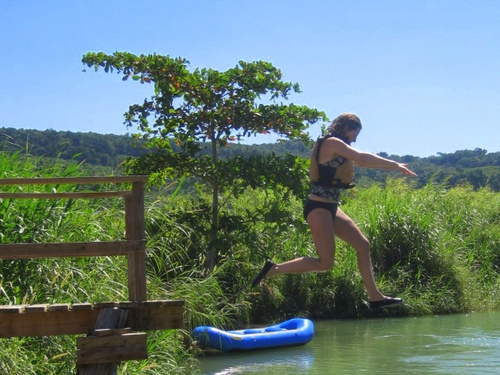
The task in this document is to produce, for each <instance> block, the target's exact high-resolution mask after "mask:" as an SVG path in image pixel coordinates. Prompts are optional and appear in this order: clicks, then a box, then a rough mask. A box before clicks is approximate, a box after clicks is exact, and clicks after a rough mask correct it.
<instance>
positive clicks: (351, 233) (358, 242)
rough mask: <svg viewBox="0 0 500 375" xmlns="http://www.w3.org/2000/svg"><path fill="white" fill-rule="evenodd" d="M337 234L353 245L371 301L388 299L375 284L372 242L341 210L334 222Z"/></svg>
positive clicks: (338, 211)
mask: <svg viewBox="0 0 500 375" xmlns="http://www.w3.org/2000/svg"><path fill="white" fill-rule="evenodd" d="M333 228H334V230H335V234H336V235H337V236H338V237H339V238H341V239H342V240H344V241H345V242H347V243H348V244H349V245H351V246H352V247H353V248H354V250H356V253H357V258H358V268H359V272H360V273H361V278H362V279H363V282H364V284H365V287H366V291H367V292H368V296H369V298H370V301H379V300H382V299H385V298H386V297H385V296H384V295H383V294H382V293H381V292H380V290H379V289H378V287H377V284H376V283H375V276H374V275H373V267H372V261H371V258H370V242H369V241H368V239H367V238H366V237H365V236H364V234H363V233H362V232H361V231H360V230H359V228H358V226H357V225H356V224H355V223H354V222H353V221H352V219H351V218H350V217H349V216H347V215H346V214H345V213H344V212H343V211H342V210H341V209H340V208H339V209H338V210H337V216H336V217H335V220H334V222H333Z"/></svg>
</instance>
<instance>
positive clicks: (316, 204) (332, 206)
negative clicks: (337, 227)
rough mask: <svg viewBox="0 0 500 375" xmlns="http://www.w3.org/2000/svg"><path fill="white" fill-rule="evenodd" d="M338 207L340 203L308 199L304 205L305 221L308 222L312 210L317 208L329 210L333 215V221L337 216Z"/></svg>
mask: <svg viewBox="0 0 500 375" xmlns="http://www.w3.org/2000/svg"><path fill="white" fill-rule="evenodd" d="M337 207H338V203H330V202H320V201H313V200H312V199H308V200H307V202H306V204H305V205H304V219H305V220H307V216H309V214H310V213H311V211H312V210H315V209H316V208H323V209H325V210H328V211H329V212H330V213H331V214H332V220H333V219H335V216H336V215H337Z"/></svg>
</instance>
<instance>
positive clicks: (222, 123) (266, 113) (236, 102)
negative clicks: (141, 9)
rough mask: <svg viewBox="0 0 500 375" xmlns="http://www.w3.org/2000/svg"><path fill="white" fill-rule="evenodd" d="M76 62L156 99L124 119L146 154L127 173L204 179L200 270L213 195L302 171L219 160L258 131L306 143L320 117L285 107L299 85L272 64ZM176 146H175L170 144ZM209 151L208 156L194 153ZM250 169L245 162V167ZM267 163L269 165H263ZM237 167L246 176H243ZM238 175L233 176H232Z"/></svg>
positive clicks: (210, 264)
mask: <svg viewBox="0 0 500 375" xmlns="http://www.w3.org/2000/svg"><path fill="white" fill-rule="evenodd" d="M82 62H83V63H84V64H86V65H87V66H89V67H94V68H95V70H96V71H97V70H99V69H104V71H105V72H112V71H113V70H116V71H117V72H118V73H121V74H122V75H123V80H124V81H126V80H128V79H129V78H131V79H133V80H136V81H139V82H141V83H151V84H153V85H154V94H153V95H152V96H151V98H150V99H145V101H144V103H142V104H135V105H131V106H130V108H129V111H128V112H127V113H126V114H125V123H126V125H127V126H134V125H135V126H137V128H138V130H139V131H140V133H139V134H137V135H136V136H137V137H140V138H142V139H143V140H144V141H145V144H146V145H147V147H148V148H149V149H150V150H151V152H150V153H149V154H147V155H144V156H142V157H140V158H138V159H135V160H133V161H131V164H130V167H131V171H133V172H137V171H140V172H142V173H145V172H147V173H149V174H151V176H152V179H153V180H154V181H156V182H161V181H163V180H164V179H165V178H172V177H181V176H195V177H198V178H200V179H201V180H202V181H204V182H206V183H207V184H208V185H209V186H210V188H211V193H212V218H211V246H210V248H209V249H208V254H207V259H206V268H207V269H208V270H213V268H214V266H215V265H216V262H217V255H218V251H217V249H216V246H215V243H216V240H217V233H218V229H219V194H220V193H221V191H223V190H225V189H232V190H234V189H243V188H244V187H245V186H254V185H255V184H256V182H258V181H260V183H261V184H277V183H280V181H279V180H278V178H279V177H280V176H282V177H284V178H285V179H287V181H289V180H290V178H291V177H292V176H293V173H294V172H299V173H303V170H301V169H300V168H299V169H297V168H296V166H295V165H294V163H297V162H298V160H297V158H283V159H280V158H275V159H276V160H279V161H280V162H276V160H275V162H274V163H271V164H273V165H274V166H275V167H276V169H277V170H280V171H282V170H283V169H287V170H289V171H290V173H289V174H287V173H280V174H279V175H275V174H274V172H275V171H276V170H273V169H271V168H266V164H263V162H265V161H262V160H258V158H254V159H253V160H251V161H249V160H246V161H245V162H243V160H242V159H239V160H238V159H234V160H227V159H224V160H222V159H221V158H220V156H219V153H220V149H221V148H224V147H226V146H227V144H228V142H230V141H236V140H240V139H241V138H243V137H249V136H252V135H256V134H259V133H260V134H266V133H276V134H279V135H281V136H284V137H286V138H288V139H301V140H303V141H306V142H309V141H310V138H309V134H308V133H307V132H306V129H307V128H308V126H309V125H310V124H313V123H315V122H317V121H319V120H323V121H326V120H327V119H326V116H325V114H324V113H323V112H320V111H318V110H315V109H311V108H308V107H306V106H300V105H295V104H293V103H290V104H283V103H281V102H278V100H279V99H280V98H281V99H285V100H287V99H288V96H289V94H290V93H292V92H295V93H299V92H300V88H299V85H298V84H296V83H295V84H294V83H289V82H284V81H282V74H281V71H280V70H279V69H277V68H275V67H274V66H273V65H272V64H271V63H268V62H264V61H258V62H251V63H247V62H244V61H240V62H239V63H238V65H236V66H235V67H234V68H231V69H228V70H227V71H225V72H220V71H217V70H213V69H199V68H196V69H194V70H193V71H189V70H188V64H189V63H188V61H187V60H185V59H183V58H175V59H174V58H170V57H169V56H160V55H156V54H153V55H140V56H136V55H133V54H131V53H126V52H116V53H114V54H113V55H106V54H104V53H102V52H101V53H87V54H86V55H84V56H83V58H82ZM176 145H177V148H176V147H175V146H176ZM203 145H207V146H208V147H209V148H210V152H209V154H208V155H203V154H201V153H200V150H201V149H202V148H203ZM250 164H251V165H250ZM269 164H270V163H268V164H267V166H269ZM242 168H244V169H246V170H247V171H249V170H251V171H252V173H243V171H242ZM236 176H238V178H235V177H236Z"/></svg>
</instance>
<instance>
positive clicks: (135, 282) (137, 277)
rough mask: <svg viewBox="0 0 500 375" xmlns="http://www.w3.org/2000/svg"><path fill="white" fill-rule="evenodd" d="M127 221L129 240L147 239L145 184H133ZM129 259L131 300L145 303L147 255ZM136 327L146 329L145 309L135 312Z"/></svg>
mask: <svg viewBox="0 0 500 375" xmlns="http://www.w3.org/2000/svg"><path fill="white" fill-rule="evenodd" d="M125 220H126V238H127V240H129V241H131V240H144V239H145V237H146V234H145V226H144V182H133V183H132V194H131V195H130V196H127V197H126V198H125ZM127 259H128V289H129V300H130V301H132V302H143V301H146V300H147V294H146V253H145V251H142V252H130V253H129V254H128V256H127ZM134 314H135V317H133V318H134V319H135V321H136V324H135V326H136V327H138V329H139V330H142V329H145V328H146V319H147V317H146V316H145V315H146V314H145V311H144V309H141V308H139V309H136V310H135V311H134Z"/></svg>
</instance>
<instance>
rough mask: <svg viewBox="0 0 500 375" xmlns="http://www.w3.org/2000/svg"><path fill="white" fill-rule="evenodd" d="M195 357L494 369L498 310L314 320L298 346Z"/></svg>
mask: <svg viewBox="0 0 500 375" xmlns="http://www.w3.org/2000/svg"><path fill="white" fill-rule="evenodd" d="M198 360H199V362H200V368H201V374H203V375H236V374H238V375H240V374H280V375H292V374H294V375H295V374H316V375H325V374H350V375H354V374H386V375H390V374H454V375H456V374H464V375H465V374H467V375H475V374H477V375H479V374H480V375H484V374H500V312H486V313H471V314H459V315H446V316H428V317H418V318H388V319H366V320H364V319H361V320H328V321H318V322H315V334H314V338H313V340H312V341H311V342H309V343H308V344H306V345H303V346H298V347H291V348H281V349H270V350H261V351H254V352H246V353H222V352H218V351H207V352H206V353H205V355H204V356H201V357H198Z"/></svg>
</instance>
